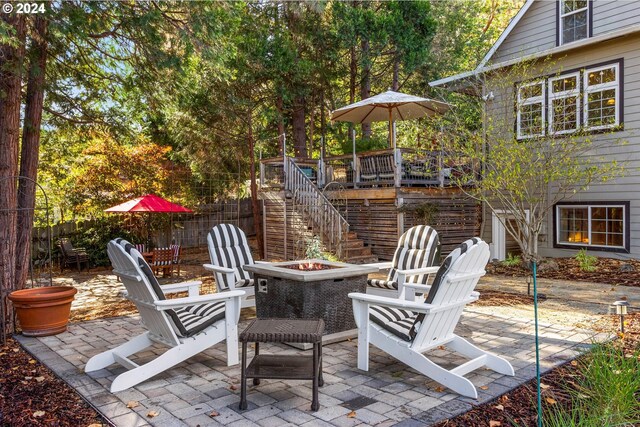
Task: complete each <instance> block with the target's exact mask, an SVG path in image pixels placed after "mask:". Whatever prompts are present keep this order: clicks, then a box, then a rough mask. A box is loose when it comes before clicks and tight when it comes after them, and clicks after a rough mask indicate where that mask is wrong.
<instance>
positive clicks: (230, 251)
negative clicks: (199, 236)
mask: <svg viewBox="0 0 640 427" xmlns="http://www.w3.org/2000/svg"><path fill="white" fill-rule="evenodd" d="M207 243H208V244H209V257H210V258H211V264H213V265H217V266H220V267H226V268H232V269H233V270H234V273H233V274H234V279H235V281H236V283H237V282H239V281H242V280H250V279H252V278H253V274H252V273H249V272H248V271H245V270H244V269H243V268H242V266H244V265H247V264H254V261H253V257H252V256H251V250H250V249H249V242H247V236H246V235H245V234H244V232H243V231H242V230H241V229H239V228H238V227H236V226H235V225H232V224H218V225H216V226H215V227H213V228H212V229H211V231H210V232H209V235H208V236H207ZM214 276H215V279H216V285H217V286H218V290H227V289H229V285H230V283H228V279H227V275H226V274H220V273H214Z"/></svg>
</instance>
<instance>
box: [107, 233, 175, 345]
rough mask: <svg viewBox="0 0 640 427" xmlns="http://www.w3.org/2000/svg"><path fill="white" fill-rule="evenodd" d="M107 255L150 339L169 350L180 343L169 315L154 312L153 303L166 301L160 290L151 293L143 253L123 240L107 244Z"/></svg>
mask: <svg viewBox="0 0 640 427" xmlns="http://www.w3.org/2000/svg"><path fill="white" fill-rule="evenodd" d="M127 252H128V253H127ZM107 253H108V255H109V259H110V260H111V263H112V265H113V271H114V273H116V274H117V275H118V276H119V277H120V279H121V280H122V284H123V285H124V286H125V288H126V289H127V298H128V299H130V300H131V301H132V302H133V303H134V304H135V305H136V308H137V309H138V311H139V312H140V318H141V319H142V322H143V323H144V325H145V326H146V327H147V329H148V330H149V332H150V333H151V336H152V338H153V339H154V340H156V341H159V342H162V343H164V344H167V345H169V346H172V347H173V346H176V345H178V344H180V340H179V338H178V336H177V334H176V326H175V324H174V323H173V321H172V319H170V317H169V314H168V313H166V312H163V311H158V310H156V309H155V306H154V302H155V301H158V300H163V299H165V298H164V293H162V290H160V289H158V290H154V288H153V283H152V281H151V280H149V274H150V275H151V276H153V273H152V272H151V268H150V267H149V265H148V264H147V262H146V261H145V260H144V257H143V256H142V254H140V252H138V251H137V250H136V248H135V247H134V246H133V245H131V244H130V243H129V242H127V241H126V240H123V239H116V240H112V241H111V242H109V243H108V244H107ZM143 270H144V271H143ZM145 271H146V272H145ZM156 283H157V282H156ZM158 286H159V285H158ZM158 291H159V292H158Z"/></svg>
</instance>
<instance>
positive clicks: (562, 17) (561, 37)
mask: <svg viewBox="0 0 640 427" xmlns="http://www.w3.org/2000/svg"><path fill="white" fill-rule="evenodd" d="M589 1H590V0H587V5H586V6H585V7H583V8H582V9H576V10H573V11H571V12H569V13H562V11H563V10H564V0H560V10H559V12H560V18H559V20H560V26H559V27H558V28H559V31H560V34H558V40H559V41H560V45H563V44H570V43H575V42H577V41H580V40H584V39H588V38H589V31H590V30H591V28H589V23H590V22H591V20H590V18H591V17H590V16H589V15H590V13H591V10H590V8H589ZM585 10H586V11H587V36H586V37H585V38H582V39H576V40H572V41H570V42H565V41H564V40H563V34H564V18H566V17H567V16H571V15H575V14H577V13H580V12H584V11H585Z"/></svg>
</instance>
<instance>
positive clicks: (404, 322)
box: [369, 305, 417, 341]
mask: <svg viewBox="0 0 640 427" xmlns="http://www.w3.org/2000/svg"><path fill="white" fill-rule="evenodd" d="M416 317H417V313H414V312H412V311H409V310H402V309H398V308H392V307H385V306H381V305H372V306H371V307H369V319H371V321H372V322H373V323H375V324H377V325H380V326H381V327H383V328H384V329H386V330H387V331H389V332H391V333H392V334H394V335H395V336H397V337H398V338H401V339H403V340H405V341H413V338H415V336H416V331H415V328H414V326H413V325H414V323H415V322H416Z"/></svg>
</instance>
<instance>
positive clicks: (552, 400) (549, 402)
mask: <svg viewBox="0 0 640 427" xmlns="http://www.w3.org/2000/svg"><path fill="white" fill-rule="evenodd" d="M544 400H546V401H547V403H548V404H549V405H555V404H556V403H558V402H556V400H555V399H553V398H551V397H547V398H545V399H544Z"/></svg>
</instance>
